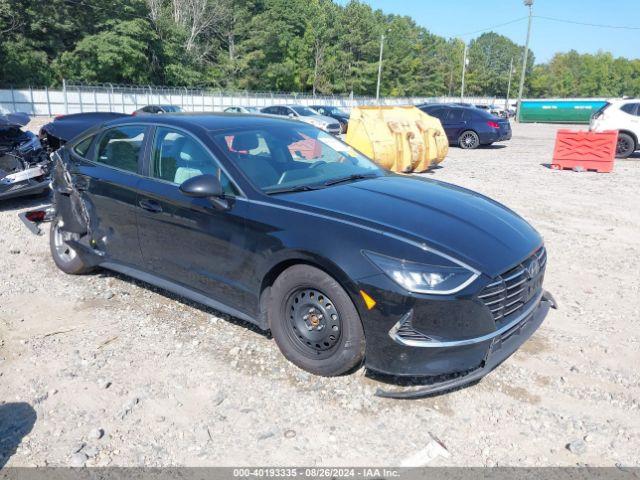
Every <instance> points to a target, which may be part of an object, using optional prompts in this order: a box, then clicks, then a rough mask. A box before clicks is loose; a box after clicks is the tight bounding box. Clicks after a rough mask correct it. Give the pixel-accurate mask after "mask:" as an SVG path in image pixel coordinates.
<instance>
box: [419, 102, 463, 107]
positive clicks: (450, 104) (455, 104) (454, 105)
mask: <svg viewBox="0 0 640 480" xmlns="http://www.w3.org/2000/svg"><path fill="white" fill-rule="evenodd" d="M420 106H421V107H446V108H469V107H466V106H464V105H458V104H457V103H423V104H422V105H420ZM471 108H473V107H471Z"/></svg>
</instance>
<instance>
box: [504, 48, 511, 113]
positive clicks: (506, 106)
mask: <svg viewBox="0 0 640 480" xmlns="http://www.w3.org/2000/svg"><path fill="white" fill-rule="evenodd" d="M511 75H513V57H511V61H510V62H509V83H508V84H507V98H506V99H505V101H504V111H505V112H507V113H508V112H509V96H510V95H511Z"/></svg>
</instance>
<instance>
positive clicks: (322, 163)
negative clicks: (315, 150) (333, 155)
mask: <svg viewBox="0 0 640 480" xmlns="http://www.w3.org/2000/svg"><path fill="white" fill-rule="evenodd" d="M326 164H327V162H326V161H324V160H319V161H317V162H315V163H314V164H313V165H311V166H310V167H309V168H318V167H321V166H322V165H326Z"/></svg>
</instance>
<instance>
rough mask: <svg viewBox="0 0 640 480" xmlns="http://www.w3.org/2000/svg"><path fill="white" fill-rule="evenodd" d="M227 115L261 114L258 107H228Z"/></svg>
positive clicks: (225, 110) (226, 109)
mask: <svg viewBox="0 0 640 480" xmlns="http://www.w3.org/2000/svg"><path fill="white" fill-rule="evenodd" d="M224 112H225V113H253V114H256V113H261V112H260V109H259V108H258V107H227V108H225V109H224Z"/></svg>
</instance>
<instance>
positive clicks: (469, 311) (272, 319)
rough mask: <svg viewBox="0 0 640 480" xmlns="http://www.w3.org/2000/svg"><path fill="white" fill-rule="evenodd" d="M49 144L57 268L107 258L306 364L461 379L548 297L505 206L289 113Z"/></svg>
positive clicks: (537, 315)
mask: <svg viewBox="0 0 640 480" xmlns="http://www.w3.org/2000/svg"><path fill="white" fill-rule="evenodd" d="M54 157H55V162H56V165H55V171H54V180H53V190H54V205H55V211H56V216H55V219H54V220H53V222H52V226H51V236H50V239H51V240H50V241H51V253H52V256H53V259H54V261H55V263H56V264H57V265H58V267H59V268H60V269H61V270H63V271H64V272H67V273H70V274H80V273H85V272H88V271H90V270H91V269H93V268H95V267H97V266H100V267H103V268H107V269H112V270H115V271H118V272H121V273H123V274H126V275H129V276H131V277H134V278H137V279H140V280H143V281H145V282H148V283H150V284H154V285H157V286H159V287H161V288H163V289H165V290H169V291H172V292H174V293H177V294H178V295H181V296H183V297H186V298H189V299H191V300H194V301H197V302H200V303H203V304H205V305H208V306H210V307H213V308H215V309H218V310H220V311H222V312H225V313H227V314H230V315H233V316H235V317H238V318H241V319H244V320H247V321H249V322H253V323H255V324H256V325H258V326H259V327H260V328H262V329H265V330H267V329H268V330H270V331H271V333H272V334H273V337H274V338H275V341H276V343H277V344H278V346H279V348H280V349H281V351H282V353H283V354H284V355H285V356H286V357H287V358H288V359H289V360H290V361H291V362H293V363H295V364H296V365H298V366H299V367H301V368H303V369H305V370H308V371H309V372H313V373H315V374H318V375H328V376H329V375H341V374H345V373H348V372H350V371H353V369H354V368H356V367H358V366H360V365H362V364H364V365H365V366H366V367H368V368H369V369H371V370H373V371H377V372H382V373H386V374H391V375H396V376H409V377H415V376H420V377H430V379H431V380H433V381H430V382H429V385H428V386H427V387H425V388H424V389H423V390H421V391H420V393H419V394H423V393H426V392H434V391H439V390H443V389H448V388H451V387H452V386H456V385H462V384H466V383H469V382H472V381H474V380H477V379H478V378H480V377H482V376H483V375H485V374H486V373H488V372H489V371H490V370H491V369H493V368H494V367H495V366H496V365H498V364H499V363H500V362H502V361H503V360H504V359H505V358H507V357H508V356H510V355H511V354H512V353H513V352H514V351H515V350H516V349H517V348H518V347H519V346H520V345H521V344H522V343H523V342H524V341H525V340H527V338H529V336H531V335H532V334H533V332H534V331H535V330H536V329H537V328H538V326H539V325H540V324H541V323H542V321H543V319H544V318H545V316H546V314H547V312H548V309H549V307H550V306H551V305H552V301H551V299H550V297H549V296H548V294H546V292H545V291H544V290H543V287H542V283H543V278H544V273H545V265H546V252H545V248H544V245H543V241H542V238H541V237H540V235H539V234H538V233H537V232H536V230H535V229H534V228H533V227H531V226H530V225H529V224H528V223H527V222H526V221H525V220H523V219H522V218H521V217H519V216H518V215H517V214H515V213H514V212H512V211H511V210H509V209H508V208H506V207H504V206H502V205H500V204H498V203H497V202H495V201H493V200H491V199H489V198H486V197H484V196H482V195H480V194H478V193H474V192H472V191H469V190H466V189H463V188H460V187H457V186H454V185H450V184H446V183H442V182H438V181H434V180H431V179H426V178H421V177H416V176H406V175H396V174H392V173H389V172H387V171H385V170H382V169H380V168H379V167H378V166H376V165H375V164H374V163H373V162H372V161H370V160H369V159H367V158H365V157H364V156H362V155H361V154H359V153H358V152H356V151H355V150H353V149H352V148H351V147H349V146H348V145H346V144H344V143H343V142H341V141H340V140H339V139H337V138H335V137H333V136H331V135H329V134H327V133H325V132H323V131H321V130H319V129H317V128H315V127H313V126H311V125H307V124H304V123H302V122H298V121H290V120H287V119H279V118H274V117H269V116H251V115H232V114H218V115H197V116H192V115H171V114H168V115H162V116H138V117H127V118H121V119H117V120H114V121H110V122H107V123H105V124H103V125H101V126H99V127H96V128H93V129H91V130H89V131H87V132H85V133H83V134H81V135H80V136H78V137H77V138H76V139H74V140H73V141H71V142H69V143H67V144H66V145H65V147H64V148H62V149H61V150H59V151H58V152H56V153H55V154H54ZM412 394H417V393H415V392H413V393H412Z"/></svg>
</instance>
